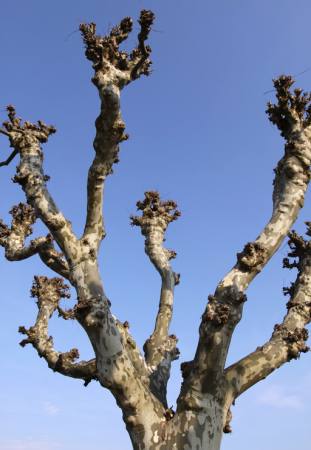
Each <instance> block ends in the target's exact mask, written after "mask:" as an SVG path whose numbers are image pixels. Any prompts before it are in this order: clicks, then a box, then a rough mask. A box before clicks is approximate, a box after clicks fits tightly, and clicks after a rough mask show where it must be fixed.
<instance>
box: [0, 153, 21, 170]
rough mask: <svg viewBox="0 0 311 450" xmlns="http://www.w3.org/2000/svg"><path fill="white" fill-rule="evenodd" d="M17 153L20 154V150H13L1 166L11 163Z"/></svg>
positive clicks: (0, 163)
mask: <svg viewBox="0 0 311 450" xmlns="http://www.w3.org/2000/svg"><path fill="white" fill-rule="evenodd" d="M16 155H18V151H17V150H13V152H12V153H11V154H10V156H9V157H8V159H6V160H5V161H2V162H0V167H3V166H8V165H9V164H10V162H11V161H12V160H13V159H14V158H15V156H16Z"/></svg>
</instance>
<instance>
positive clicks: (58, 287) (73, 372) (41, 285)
mask: <svg viewBox="0 0 311 450" xmlns="http://www.w3.org/2000/svg"><path fill="white" fill-rule="evenodd" d="M31 296H32V297H35V298H37V306H38V315H37V319H36V322H35V324H34V325H33V326H32V327H30V328H29V329H26V328H25V327H23V326H22V327H20V328H19V332H20V333H22V334H24V335H26V336H27V337H26V338H25V339H23V340H22V341H21V342H20V345H21V346H22V347H24V346H25V345H27V344H31V345H32V346H33V347H34V348H35V349H36V350H37V352H38V355H39V356H40V357H41V358H44V359H45V360H46V362H47V364H48V366H49V367H50V368H51V369H52V370H54V371H55V372H59V373H61V374H62V375H66V376H69V377H72V378H80V379H82V380H84V381H85V383H89V382H90V381H91V380H92V379H97V376H96V363H95V359H92V360H90V361H80V362H74V361H75V360H76V359H78V358H79V352H78V350H77V349H76V348H73V349H71V350H70V351H68V352H65V353H61V352H58V351H56V350H55V349H54V344H53V338H52V336H49V332H48V325H49V320H50V318H51V317H52V315H53V313H54V312H55V311H56V310H57V309H58V306H59V301H60V300H61V299H62V298H69V297H70V294H69V291H68V287H67V286H66V285H65V284H64V283H63V282H62V279H61V278H47V277H43V276H40V277H39V276H36V277H35V279H34V283H33V286H32V289H31Z"/></svg>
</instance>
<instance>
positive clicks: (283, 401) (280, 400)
mask: <svg viewBox="0 0 311 450" xmlns="http://www.w3.org/2000/svg"><path fill="white" fill-rule="evenodd" d="M257 400H258V402H259V403H261V404H264V405H268V406H273V407H275V408H294V409H300V408H302V407H303V405H304V403H303V399H302V397H301V396H300V395H297V394H294V393H291V392H287V390H286V389H285V388H283V387H282V386H278V385H272V386H271V385H270V386H269V387H267V388H266V389H265V390H264V391H263V392H262V393H261V394H260V395H259V396H258V398H257Z"/></svg>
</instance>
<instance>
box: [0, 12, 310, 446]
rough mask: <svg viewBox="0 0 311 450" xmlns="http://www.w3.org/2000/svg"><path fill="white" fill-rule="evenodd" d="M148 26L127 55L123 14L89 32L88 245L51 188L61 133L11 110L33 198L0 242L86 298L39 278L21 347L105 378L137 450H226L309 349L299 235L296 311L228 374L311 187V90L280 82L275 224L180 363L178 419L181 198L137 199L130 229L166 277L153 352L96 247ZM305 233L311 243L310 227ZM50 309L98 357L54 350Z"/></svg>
mask: <svg viewBox="0 0 311 450" xmlns="http://www.w3.org/2000/svg"><path fill="white" fill-rule="evenodd" d="M153 20H154V15H153V13H152V12H151V11H146V10H143V11H142V12H141V14H140V18H139V21H138V22H139V25H140V31H139V34H138V45H137V47H136V48H135V49H134V50H133V51H132V52H131V53H130V54H128V53H126V52H125V51H122V50H120V44H121V43H122V42H123V41H124V40H125V39H127V37H128V35H129V33H130V32H131V31H132V28H133V22H132V19H130V18H128V17H127V18H125V19H123V20H122V21H121V22H120V24H119V25H118V26H116V27H114V28H113V29H112V30H111V32H110V34H109V35H108V36H99V35H97V34H96V26H95V24H94V23H90V24H81V25H80V31H81V33H82V36H83V41H84V44H85V48H86V50H85V54H86V57H87V58H88V59H89V60H90V61H91V62H92V65H93V69H94V72H95V73H94V77H93V78H92V81H93V83H94V85H95V86H96V88H97V89H98V93H99V98H100V113H99V116H98V118H97V119H96V122H95V126H96V135H95V139H94V143H93V146H94V150H95V155H94V159H93V162H92V164H91V167H90V169H89V173H88V183H87V212H86V219H85V227H84V232H83V235H82V237H81V238H78V237H77V236H76V235H75V234H74V233H73V231H72V228H71V223H70V222H69V220H68V219H66V218H65V216H64V214H63V213H62V212H61V211H59V209H58V208H57V206H56V203H55V201H54V200H53V199H52V197H51V195H50V193H49V191H48V189H47V181H48V179H49V177H48V176H46V175H45V174H44V170H43V152H42V148H41V144H42V143H45V142H46V141H47V140H48V138H49V136H50V135H51V134H53V133H54V132H55V129H54V128H53V127H51V126H47V125H45V124H44V123H43V122H42V121H38V123H37V124H33V123H30V122H22V120H21V119H20V118H18V117H17V116H16V112H15V108H14V107H13V106H11V105H9V106H8V107H7V112H8V119H9V120H8V121H7V122H4V123H3V128H0V133H1V134H3V135H5V136H7V137H8V139H9V142H10V145H11V147H12V148H13V151H12V152H11V155H10V156H9V157H8V158H7V159H6V160H5V161H3V162H1V163H0V167H1V166H4V165H8V164H10V162H11V161H12V160H13V159H14V158H15V157H19V164H18V166H17V172H16V175H15V177H14V181H15V182H16V183H19V184H20V185H21V187H22V189H23V191H24V193H25V195H26V202H27V203H26V204H23V203H19V204H18V205H17V206H14V207H13V208H12V210H11V212H10V213H11V215H12V223H11V226H10V227H8V226H7V225H5V224H4V223H3V222H0V245H1V246H2V247H4V250H5V256H6V258H7V259H8V260H10V261H19V260H23V259H26V258H29V257H31V256H34V255H36V254H37V255H38V256H39V257H40V258H41V260H42V261H43V263H44V264H46V265H47V266H48V267H49V268H50V269H52V270H54V271H55V272H56V273H57V274H59V275H61V276H62V277H64V278H66V279H67V280H68V281H69V283H70V284H71V286H72V287H73V288H74V289H75V291H76V294H77V302H76V304H75V306H74V307H73V308H72V309H69V310H65V309H63V308H62V307H61V305H60V300H61V299H64V298H67V297H68V296H69V291H68V287H67V286H66V285H65V284H64V283H63V281H62V279H60V278H47V277H45V276H36V277H35V281H34V284H33V287H32V289H31V295H32V297H36V298H37V306H38V315H37V319H36V321H35V324H34V325H33V326H31V327H30V328H28V329H27V328H25V327H20V329H19V331H20V332H21V333H23V334H24V335H25V339H24V340H23V341H22V342H21V345H22V346H25V345H26V344H31V345H32V346H33V347H34V348H35V349H36V351H37V352H38V354H39V356H40V357H43V358H44V359H45V360H46V362H47V364H48V366H49V367H50V368H51V369H52V370H54V371H56V372H58V373H60V374H63V375H65V376H70V377H73V378H78V379H82V380H84V382H85V384H88V383H89V382H90V381H92V380H97V381H99V383H100V385H101V386H102V387H104V388H106V389H108V390H109V391H110V392H111V393H112V395H113V396H114V397H115V399H116V402H117V404H118V406H119V407H120V408H121V410H122V413H123V420H124V422H125V425H126V428H127V430H128V432H129V436H130V438H131V441H132V444H133V448H134V449H135V450H174V449H175V450H176V449H184V450H203V449H204V450H219V449H220V445H221V438H222V434H223V433H224V432H225V433H228V432H231V427H230V420H231V417H232V414H231V410H230V406H231V405H232V403H233V402H234V400H235V398H236V397H238V396H239V395H241V394H242V393H243V392H244V391H246V390H247V389H248V388H250V387H251V386H252V385H254V384H255V383H257V382H258V381H260V380H262V379H263V378H265V377H266V376H268V375H269V374H270V373H271V372H273V371H274V370H275V369H276V368H278V367H280V366H281V365H282V364H284V363H285V362H287V361H289V360H291V359H297V358H298V357H299V355H300V354H301V353H302V352H306V351H307V350H308V347H307V346H306V340H307V337H308V333H307V330H306V328H305V326H306V325H307V324H308V323H309V322H310V320H311V243H310V241H306V240H304V239H303V238H302V237H301V236H298V235H297V234H296V233H295V232H291V233H290V234H289V245H290V248H291V252H290V254H289V258H294V261H293V262H290V259H289V258H285V260H284V266H285V267H288V268H297V269H298V276H297V278H296V281H295V282H294V283H293V284H292V286H290V287H289V288H286V289H284V292H285V294H288V295H289V296H290V300H289V302H288V303H287V309H288V311H287V314H286V316H285V317H284V319H283V322H282V323H281V324H278V325H276V326H275V328H274V331H273V334H272V336H271V339H270V340H269V341H268V342H267V343H265V344H264V345H263V346H262V347H258V348H257V349H256V351H255V352H253V353H251V354H250V355H248V356H246V357H245V358H243V359H242V360H240V361H238V362H236V363H235V364H233V365H232V366H230V367H228V368H226V369H225V363H226V358H227V353H228V348H229V345H230V341H231V338H232V334H233V332H234V330H235V327H236V325H237V324H238V322H239V321H240V319H241V317H242V312H243V304H244V302H245V301H246V295H245V291H246V289H247V287H248V285H249V284H250V283H251V281H252V280H253V279H254V277H255V276H256V275H257V274H258V273H259V272H260V271H261V270H262V269H263V268H264V267H265V265H266V264H267V262H268V261H269V260H270V258H271V257H272V256H273V254H274V253H275V252H276V250H277V249H278V248H279V246H280V244H281V243H282V241H283V240H284V238H285V237H286V235H287V234H288V233H289V231H290V229H291V227H292V224H293V223H294V221H295V219H296V217H297V215H298V213H299V210H300V208H301V207H302V206H303V202H304V195H305V192H306V189H307V185H308V182H309V179H310V161H311V106H310V100H311V96H310V94H303V93H302V91H301V90H299V89H295V90H294V91H293V92H292V91H291V86H292V84H293V79H292V78H291V77H287V76H281V77H279V78H278V79H277V80H275V81H274V86H275V90H276V97H277V102H276V104H275V105H272V104H268V109H267V113H268V115H269V119H270V120H271V121H272V122H273V123H274V124H276V125H277V127H278V128H279V129H280V131H281V135H282V136H283V137H284V138H285V141H286V144H285V153H284V156H283V157H282V159H281V160H280V161H279V163H278V165H277V167H276V169H275V179H274V189H273V210H272V216H271V219H270V220H269V222H268V223H267V225H266V226H265V228H264V229H263V231H262V232H261V233H260V234H259V236H258V237H257V238H256V239H255V240H254V242H249V243H247V244H246V245H245V247H244V249H243V251H242V252H240V253H238V254H237V262H236V264H235V266H234V267H233V268H232V270H231V271H230V272H229V273H228V274H227V275H226V276H225V277H224V278H223V279H222V280H221V281H220V283H219V284H218V286H217V288H216V290H215V292H214V294H213V295H209V297H208V304H207V306H206V309H205V311H204V313H203V315H202V321H201V324H200V329H199V340H198V345H197V349H196V352H195V355H194V357H193V360H191V361H189V362H184V363H182V364H181V370H182V375H183V384H182V387H181V391H180V395H179V397H178V400H177V411H176V412H175V411H174V410H173V409H172V408H168V404H167V396H166V390H167V383H168V380H169V377H170V370H171V363H172V361H173V360H175V359H177V358H178V355H179V351H178V349H177V338H176V336H175V335H173V334H170V331H169V328H170V323H171V319H172V314H173V300H174V288H175V285H176V284H178V282H179V274H176V273H175V272H174V271H173V269H172V267H171V263H170V261H171V259H173V258H175V256H176V253H175V252H174V251H173V250H168V249H166V248H165V247H164V245H163V243H164V241H165V232H166V229H167V227H168V225H169V223H170V222H172V221H174V220H175V219H177V218H178V216H179V215H180V213H179V211H178V210H177V205H176V203H175V202H173V201H171V200H170V201H162V200H161V199H160V196H159V194H158V192H153V191H149V192H146V193H145V199H144V200H143V201H139V202H138V203H137V208H138V210H140V211H141V215H140V216H133V217H132V219H131V220H132V225H137V226H139V227H140V228H141V232H142V234H143V236H144V238H145V252H146V254H147V255H148V257H149V259H150V261H151V262H152V264H153V265H154V267H155V268H156V270H157V271H158V273H159V274H160V277H161V293H160V301H159V308H158V312H157V316H156V319H155V326H154V330H153V332H152V333H151V335H150V337H149V338H148V339H147V340H146V342H145V345H144V348H143V350H144V355H143V354H142V352H141V351H140V350H139V348H138V347H137V345H136V343H135V340H134V339H133V337H132V335H131V333H130V330H129V324H128V323H127V322H124V323H121V322H120V321H119V320H118V319H117V318H116V317H115V316H114V315H113V314H112V313H111V310H110V307H111V303H110V301H109V300H108V298H107V296H106V294H105V291H104V286H103V282H102V280H101V277H100V273H99V269H98V250H99V246H100V244H101V241H102V239H103V238H104V236H105V228H104V217H103V193H104V184H105V181H106V178H107V177H108V175H110V174H111V173H112V170H113V164H115V163H117V162H118V159H119V146H120V143H121V142H122V141H124V140H126V139H127V138H128V135H127V134H125V124H124V122H123V119H122V116H121V109H120V95H121V91H122V89H123V88H124V87H125V86H126V85H127V84H129V83H130V82H132V81H134V80H136V79H138V78H139V77H140V76H141V75H148V74H149V73H150V65H151V61H150V59H149V57H150V53H151V49H150V47H149V46H148V45H146V40H147V38H148V36H149V33H150V31H151V26H152V23H153ZM36 219H39V220H41V221H42V222H43V223H44V224H45V225H46V227H47V229H48V231H49V233H48V234H47V236H46V237H38V238H35V239H33V240H32V241H30V243H27V238H28V237H29V235H30V234H31V233H32V229H31V227H32V225H33V223H34V221H35V220H36ZM307 234H308V236H310V235H311V227H310V223H308V232H307ZM55 244H56V245H58V247H59V248H60V250H61V252H59V251H58V250H57V247H55ZM54 312H58V315H59V316H60V317H61V318H63V319H65V320H67V319H71V320H77V321H78V322H79V323H80V324H81V326H82V327H83V329H84V330H85V332H86V333H87V335H88V337H89V339H90V342H91V344H92V347H93V350H94V358H93V359H91V360H90V361H79V362H75V360H76V359H77V358H78V357H79V353H78V350H77V349H71V350H69V351H68V352H64V353H61V352H58V351H57V350H55V348H54V345H53V339H52V337H51V336H49V333H48V324H49V319H50V318H51V316H52V315H53V314H54Z"/></svg>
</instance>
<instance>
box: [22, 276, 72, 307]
mask: <svg viewBox="0 0 311 450" xmlns="http://www.w3.org/2000/svg"><path fill="white" fill-rule="evenodd" d="M30 295H31V297H37V298H38V300H39V301H51V302H53V303H55V308H56V307H57V305H58V302H59V300H60V299H61V298H70V291H69V286H67V285H66V284H65V283H64V280H63V279H62V278H58V277H55V278H48V277H46V276H38V275H36V276H35V277H34V281H33V284H32V288H31V290H30Z"/></svg>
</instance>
